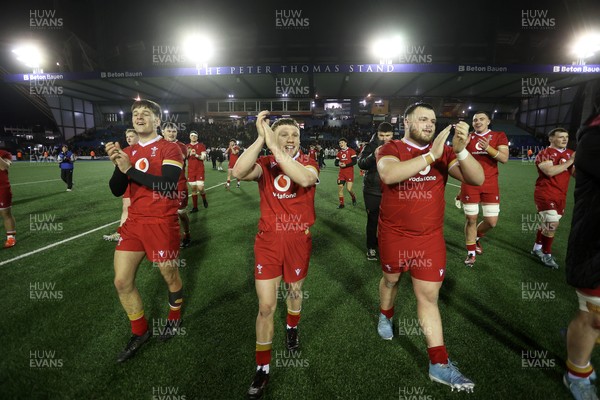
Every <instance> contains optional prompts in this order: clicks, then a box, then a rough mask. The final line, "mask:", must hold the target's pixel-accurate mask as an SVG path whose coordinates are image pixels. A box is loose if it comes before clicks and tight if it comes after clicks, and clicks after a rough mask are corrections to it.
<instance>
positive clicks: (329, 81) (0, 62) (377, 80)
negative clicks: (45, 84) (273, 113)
mask: <svg viewBox="0 0 600 400" xmlns="http://www.w3.org/2000/svg"><path fill="white" fill-rule="evenodd" d="M116 11H118V12H116ZM2 19H3V20H4V22H5V23H3V24H2V27H1V29H2V37H3V41H2V44H3V46H2V49H1V50H2V56H1V57H0V66H1V67H2V68H3V71H4V72H5V73H6V74H8V77H9V80H10V79H12V80H18V79H19V75H23V73H27V72H30V71H27V69H26V68H24V67H22V66H20V65H19V64H18V63H17V62H16V61H15V60H14V59H13V57H12V55H11V54H9V53H10V50H11V48H12V47H13V46H14V44H15V43H18V42H19V41H22V40H24V39H28V40H34V41H36V42H38V43H39V44H41V45H42V46H43V48H44V49H45V50H46V55H47V61H48V62H47V65H46V67H45V68H44V71H46V72H52V73H56V76H60V77H62V78H64V79H61V80H60V85H61V87H62V88H63V89H64V93H65V94H67V95H73V96H76V97H80V98H84V99H89V100H92V101H95V102H101V103H102V102H106V103H110V102H114V101H128V100H130V99H132V98H133V97H135V96H136V95H138V94H139V95H140V96H141V97H147V98H152V99H156V100H158V101H171V102H173V101H175V100H177V99H181V100H184V101H185V100H188V99H226V98H227V96H228V95H229V94H232V95H234V96H235V98H238V99H240V98H242V99H243V98H245V99H255V98H276V97H279V95H280V94H281V92H282V90H283V91H286V90H287V91H289V90H292V92H294V93H292V94H291V95H290V97H302V98H314V97H315V96H316V95H318V96H319V97H320V98H359V97H366V96H367V95H368V94H372V95H373V96H377V97H383V98H393V97H417V98H419V97H441V98H444V99H456V100H457V101H472V100H473V99H479V100H489V101H492V102H496V103H503V102H504V103H513V104H516V103H518V100H519V99H520V98H522V97H524V96H526V95H527V93H524V92H523V91H524V90H531V89H527V88H531V87H533V88H535V87H537V88H538V89H537V90H538V91H539V90H542V89H543V88H554V89H559V88H562V87H568V86H572V85H575V84H577V83H580V82H583V81H587V80H591V79H598V77H600V74H598V73H596V72H592V73H584V72H583V71H579V72H565V70H562V71H561V68H564V69H566V68H568V67H569V65H570V64H571V63H572V62H573V61H574V59H575V56H573V55H571V54H570V45H571V43H572V41H573V40H574V39H575V37H576V36H577V35H578V34H581V33H582V32H584V31H591V30H593V29H600V26H598V25H599V24H600V23H599V22H598V21H600V2H597V1H592V0H580V1H575V2H573V1H566V0H565V1H532V0H527V1H520V2H494V3H492V4H489V3H484V2H481V1H463V2H460V4H459V5H456V4H455V3H450V2H440V1H422V2H418V3H417V2H398V1H380V2H358V1H344V2H327V3H325V2H323V3H322V4H315V3H310V4H300V3H297V2H286V1H283V2H282V1H274V0H271V1H265V2H260V3H258V2H234V1H228V0H224V1H218V2H216V1H212V2H208V1H174V2H151V1H145V2H141V1H133V2H114V1H92V2H76V1H54V2H44V1H29V2H24V3H23V4H18V5H16V6H15V7H14V8H13V7H11V10H10V11H9V12H6V13H5V14H4V15H3V16H2ZM59 22H60V23H59ZM52 24H53V25H55V26H49V25H52ZM58 25H60V26H58ZM194 31H196V32H203V33H206V34H207V35H209V36H210V37H212V39H213V40H214V43H215V48H216V52H215V55H214V57H213V59H212V60H210V61H209V62H208V67H211V69H212V71H211V70H208V72H210V73H211V76H207V70H205V69H203V68H201V71H200V75H201V76H198V74H197V72H194V66H191V65H189V64H190V63H189V62H186V61H185V57H183V55H182V52H181V46H180V44H181V41H182V38H183V37H184V36H185V35H186V34H188V33H191V32H194ZM395 34H398V35H401V36H403V37H404V43H405V45H404V51H405V53H404V55H402V56H398V57H395V58H394V59H391V60H390V62H391V63H392V66H391V67H393V72H385V73H381V72H378V70H377V69H376V68H377V65H378V64H379V61H380V60H378V59H377V57H375V56H374V55H372V54H371V52H370V44H371V43H372V41H373V40H375V39H376V38H380V37H389V36H390V35H395ZM56 62H59V64H60V66H56V65H55V63H56ZM587 62H588V64H594V63H596V64H598V63H600V62H598V56H596V58H595V59H590V60H588V61H587ZM369 65H370V66H371V67H368V66H369ZM248 66H251V67H253V71H252V72H251V71H250V69H249V68H248ZM259 66H261V67H262V71H261V72H260V73H257V70H258V68H257V67H259ZM293 66H297V67H298V69H297V72H296V73H294V72H293V71H292V67H293ZM216 67H223V68H222V69H221V71H222V72H224V73H223V74H220V75H218V76H217V70H216ZM267 67H270V71H267ZM304 67H305V68H304ZM327 67H329V70H327ZM231 68H233V70H232V69H231ZM369 68H371V70H372V71H373V72H370V71H369ZM381 68H385V69H386V70H387V68H390V66H389V65H383V66H382V67H381ZM557 68H558V71H556V69H557ZM361 70H362V72H361ZM304 71H308V72H304ZM315 71H316V72H315ZM401 71H402V72H401ZM128 73H129V76H126V75H127V74H128ZM102 74H104V75H102ZM111 74H113V75H111ZM120 74H122V77H121V76H119V75H120ZM5 78H6V77H5ZM536 79H537V81H536ZM21 84H22V85H30V84H31V83H30V82H27V81H24V80H21ZM536 84H537V85H536ZM3 86H4V85H3ZM283 87H285V88H286V89H282V88H283ZM305 87H306V88H307V89H306V90H305V89H304V88H305ZM290 88H291V89H290ZM524 88H526V89H524ZM306 91H308V93H306ZM296 92H299V94H298V93H296ZM7 93H12V95H5V96H2V97H3V98H4V104H3V110H4V112H3V114H2V117H3V118H4V117H7V116H8V113H7V109H9V110H10V109H11V108H14V105H15V104H16V103H18V102H17V101H15V99H14V92H7V90H6V88H4V89H3V90H2V93H0V94H7ZM531 94H539V93H534V92H532V93H531ZM7 98H10V99H11V101H9V102H7V101H6V99H7ZM12 114H13V113H11V114H10V115H12Z"/></svg>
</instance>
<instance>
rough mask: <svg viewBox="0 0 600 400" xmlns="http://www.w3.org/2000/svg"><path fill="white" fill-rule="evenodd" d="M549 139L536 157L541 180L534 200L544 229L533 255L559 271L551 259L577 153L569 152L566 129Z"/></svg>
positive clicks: (559, 130) (556, 131)
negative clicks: (547, 144)
mask: <svg viewBox="0 0 600 400" xmlns="http://www.w3.org/2000/svg"><path fill="white" fill-rule="evenodd" d="M548 140H549V141H550V146H548V147H547V148H545V149H544V150H542V151H540V152H539V153H538V155H537V157H536V158H535V165H536V167H537V170H538V178H537V180H536V181H535V191H534V194H533V198H534V200H535V205H536V207H537V211H538V213H539V214H540V219H541V221H542V224H543V227H541V228H539V229H538V231H537V235H536V239H535V243H534V245H533V250H532V251H531V253H532V254H535V255H536V256H538V257H539V258H540V260H541V261H542V263H543V264H544V265H545V266H547V267H550V268H553V269H557V268H558V264H557V263H556V260H555V259H554V257H552V242H553V241H554V235H555V233H556V230H557V229H558V225H559V222H560V219H561V218H562V216H563V214H564V213H565V205H566V203H567V191H568V190H569V179H570V178H571V175H572V174H574V173H575V168H574V167H573V163H574V162H575V152H574V151H573V150H570V149H567V144H568V143H569V132H567V130H565V129H563V128H556V129H553V130H551V131H550V132H549V133H548Z"/></svg>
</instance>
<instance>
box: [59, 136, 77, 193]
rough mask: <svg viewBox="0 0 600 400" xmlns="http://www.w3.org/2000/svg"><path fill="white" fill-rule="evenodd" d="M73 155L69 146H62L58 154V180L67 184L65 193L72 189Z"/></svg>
mask: <svg viewBox="0 0 600 400" xmlns="http://www.w3.org/2000/svg"><path fill="white" fill-rule="evenodd" d="M75 158H76V157H75V154H74V153H73V152H72V151H70V150H69V146H67V145H66V144H63V146H62V151H61V152H60V153H59V154H58V163H59V164H58V166H59V167H60V178H61V179H62V180H63V182H65V183H66V184H67V192H70V191H71V190H72V189H73V161H75Z"/></svg>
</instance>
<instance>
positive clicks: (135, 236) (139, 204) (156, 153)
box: [105, 100, 183, 362]
mask: <svg viewBox="0 0 600 400" xmlns="http://www.w3.org/2000/svg"><path fill="white" fill-rule="evenodd" d="M131 112H132V116H133V117H132V122H133V127H134V129H135V131H136V132H137V133H138V136H139V142H138V143H137V144H134V145H133V146H129V147H127V148H126V149H123V150H122V149H121V148H120V146H119V143H118V142H117V143H113V142H109V143H107V144H106V146H105V148H106V153H107V154H108V155H109V157H110V159H111V161H112V162H113V163H114V164H115V165H116V168H115V170H114V172H113V175H112V177H111V179H110V183H109V184H110V188H111V191H112V193H113V194H114V195H115V196H122V195H123V194H124V193H125V191H126V190H127V188H128V187H129V191H130V194H131V206H130V207H129V215H128V217H127V220H126V221H125V223H124V224H123V226H122V227H121V239H120V240H119V242H118V244H117V247H116V249H115V255H114V270H115V278H114V285H115V288H116V290H117V294H118V295H119V300H120V302H121V305H122V306H123V309H124V310H125V312H126V313H127V316H128V318H129V321H130V323H131V332H132V334H133V335H132V336H131V338H130V340H129V341H128V342H127V345H126V346H125V348H124V349H123V351H122V352H120V353H119V355H118V356H117V362H123V361H126V360H128V359H130V358H131V357H133V356H134V355H135V353H136V352H137V351H138V350H139V349H140V347H141V346H142V345H143V344H144V343H146V342H147V341H148V340H149V339H150V337H151V336H152V333H151V331H150V330H149V329H148V321H147V319H146V317H145V316H144V306H143V304H142V298H141V296H140V293H139V292H138V289H137V287H136V286H135V275H136V271H137V268H138V267H139V265H140V263H141V262H142V260H143V259H144V257H147V258H148V259H149V260H150V261H151V262H152V263H153V264H155V265H157V266H158V269H159V271H160V273H161V275H162V277H163V279H164V280H165V283H166V284H167V287H168V291H169V294H168V300H169V315H168V322H167V325H168V326H167V328H168V329H166V330H165V331H164V332H165V333H164V334H163V335H161V336H160V337H159V339H160V340H167V339H170V338H171V337H173V336H174V335H175V334H176V333H177V328H178V327H179V326H180V324H181V318H180V315H181V305H182V303H183V284H182V282H181V277H180V276H179V270H178V268H177V264H178V258H179V238H180V235H179V224H178V221H177V208H178V201H177V198H176V196H174V195H173V193H174V192H176V190H177V181H178V179H179V175H180V174H181V170H182V168H183V155H182V153H181V149H180V148H179V147H178V146H177V145H176V144H174V143H170V142H168V141H166V140H164V139H163V138H162V137H161V136H159V135H158V134H157V128H158V127H159V125H160V117H161V115H162V113H161V109H160V106H159V105H158V104H156V103H155V102H153V101H150V100H137V101H135V102H134V103H133V105H132V107H131Z"/></svg>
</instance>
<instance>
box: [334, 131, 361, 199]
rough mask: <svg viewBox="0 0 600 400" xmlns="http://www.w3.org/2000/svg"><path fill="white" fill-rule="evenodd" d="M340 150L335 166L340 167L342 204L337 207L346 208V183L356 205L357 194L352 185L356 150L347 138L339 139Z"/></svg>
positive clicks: (339, 188)
mask: <svg viewBox="0 0 600 400" xmlns="http://www.w3.org/2000/svg"><path fill="white" fill-rule="evenodd" d="M338 144H339V145H340V150H339V151H338V152H337V154H336V156H335V166H336V167H340V172H339V173H338V180H337V184H338V198H339V200H340V204H339V205H338V207H337V208H344V185H346V190H347V191H348V193H350V197H352V205H353V206H355V205H356V195H355V194H354V192H353V191H352V185H353V184H354V164H356V152H355V151H354V149H351V148H350V147H348V141H347V140H346V139H345V138H341V139H340V140H339V141H338Z"/></svg>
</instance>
